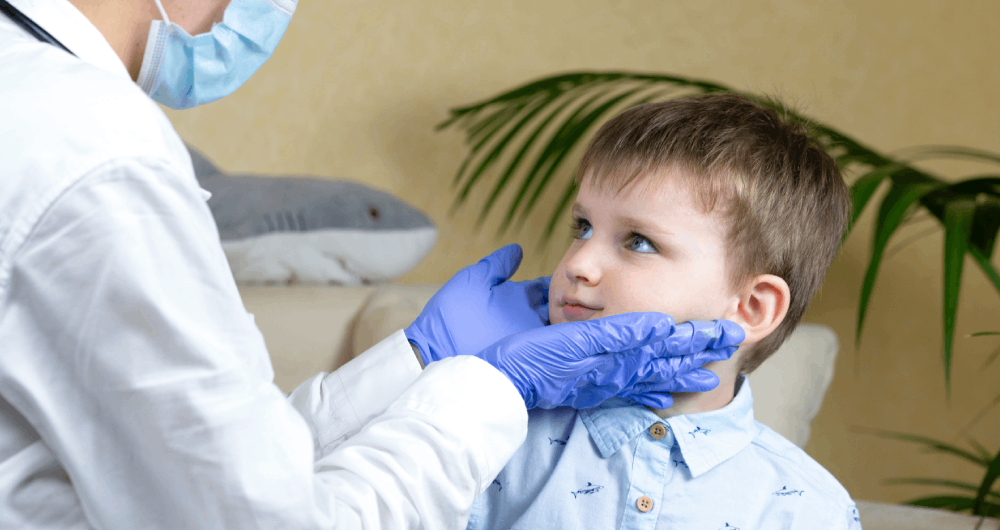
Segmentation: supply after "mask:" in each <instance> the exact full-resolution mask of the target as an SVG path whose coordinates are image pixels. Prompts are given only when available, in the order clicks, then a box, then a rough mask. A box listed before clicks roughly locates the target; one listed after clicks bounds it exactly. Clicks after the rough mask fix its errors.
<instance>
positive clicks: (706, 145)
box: [576, 94, 851, 374]
mask: <svg viewBox="0 0 1000 530" xmlns="http://www.w3.org/2000/svg"><path fill="white" fill-rule="evenodd" d="M770 104H771V105H774V106H779V105H777V104H776V103H774V102H771V103H770ZM664 169H676V170H678V171H679V172H680V173H681V174H683V175H685V176H686V177H687V178H686V180H687V181H688V182H689V186H690V189H691V190H692V193H693V195H694V196H695V199H696V200H697V201H698V202H699V203H700V205H701V206H702V208H703V209H704V211H705V212H706V213H711V212H713V211H714V210H715V209H716V208H719V209H720V213H721V214H723V215H724V218H725V219H726V220H727V221H728V227H727V245H726V246H727V248H726V252H727V254H728V270H729V278H728V281H729V282H730V287H731V288H732V289H733V290H738V289H739V288H740V287H741V286H742V285H744V284H745V282H747V281H748V280H750V279H751V278H753V277H754V276H757V275H759V274H774V275H776V276H779V277H781V278H782V279H784V280H785V282H787V283H788V288H789V290H790V291H791V300H790V304H789V307H788V313H787V314H786V315H785V319H784V320H783V321H782V322H781V323H780V324H779V325H778V327H777V328H776V329H775V330H774V332H772V333H771V334H770V335H769V336H767V337H766V338H764V339H763V340H761V341H760V342H758V343H757V345H756V346H755V347H754V348H753V350H752V351H750V352H748V353H747V354H746V355H745V356H744V359H743V362H742V365H741V367H740V372H741V373H744V374H747V373H750V372H752V371H754V370H755V369H757V367H758V366H760V364H761V363H763V362H764V360H766V359H767V358H768V357H770V356H771V354H773V353H774V352H775V350H777V349H778V347H779V346H781V344H782V342H784V341H785V338H786V337H788V335H789V334H790V333H791V332H792V330H793V329H795V326H796V325H798V323H799V320H800V319H801V318H802V314H803V313H804V312H805V310H806V307H807V306H808V305H809V302H810V301H811V300H812V297H813V295H814V294H815V293H816V291H817V289H819V286H820V284H821V283H822V281H823V276H824V275H825V274H826V269H827V267H829V266H830V262H831V261H833V258H834V256H836V254H837V251H838V249H839V248H840V244H841V240H842V238H843V234H844V230H845V228H846V226H847V223H848V219H850V214H851V199H850V195H849V193H848V190H847V186H846V185H845V184H844V180H843V178H842V177H841V175H840V170H839V168H838V167H837V164H836V162H834V160H833V158H831V157H830V155H829V154H827V152H826V151H825V150H824V149H823V148H822V147H821V146H820V145H819V143H818V142H817V141H816V140H815V139H813V138H812V137H811V136H810V135H809V132H808V130H807V129H806V127H805V126H803V125H801V124H799V123H795V122H793V121H791V120H789V119H788V118H787V116H780V115H779V114H778V113H777V112H775V111H774V110H772V109H770V108H767V107H765V106H762V105H760V104H758V103H756V102H754V101H753V100H751V99H749V98H747V97H745V96H740V95H736V94H709V95H703V96H695V97H689V98H682V99H674V100H670V101H666V102H662V103H648V104H645V105H639V106H636V107H632V108H630V109H628V110H626V111H625V112H623V113H622V114H620V115H618V116H616V117H615V118H614V119H612V120H611V121H609V122H607V123H606V124H604V126H603V127H601V129H600V130H599V131H598V132H597V134H596V136H595V137H594V139H593V140H591V142H590V145H589V146H588V147H587V151H586V153H585V154H584V156H583V160H582V161H581V163H580V168H579V170H578V172H577V177H576V178H577V181H578V182H581V183H587V184H588V185H592V186H596V187H597V188H598V189H600V190H602V191H605V192H613V193H618V192H620V191H621V190H622V189H624V188H625V187H626V186H627V185H629V184H630V183H631V182H633V181H635V180H636V179H639V178H646V177H649V176H651V175H653V174H656V173H657V172H658V171H660V170H664Z"/></svg>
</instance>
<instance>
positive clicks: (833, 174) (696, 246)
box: [469, 95, 861, 530]
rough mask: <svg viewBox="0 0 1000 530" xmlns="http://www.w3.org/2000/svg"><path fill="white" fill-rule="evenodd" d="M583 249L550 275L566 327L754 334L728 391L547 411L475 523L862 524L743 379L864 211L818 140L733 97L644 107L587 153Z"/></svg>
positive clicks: (791, 321) (554, 311)
mask: <svg viewBox="0 0 1000 530" xmlns="http://www.w3.org/2000/svg"><path fill="white" fill-rule="evenodd" d="M577 181H578V182H579V183H580V191H579V194H578V196H577V199H576V204H575V205H574V207H573V217H574V229H575V232H576V234H575V236H576V240H575V241H574V242H573V244H572V245H570V248H569V250H567V252H566V255H565V256H564V257H563V259H562V261H561V262H560V263H559V265H558V266H557V267H556V270H555V272H554V273H553V274H552V284H551V287H550V290H549V318H550V320H551V323H552V324H558V323H561V322H567V321H574V320H585V319H590V318H598V317H602V316H608V315H614V314H618V313H624V312H629V311H662V312H664V313H668V314H670V315H672V316H673V317H674V318H675V320H676V321H677V322H683V321H686V320H711V319H715V318H726V319H729V320H732V321H734V322H736V323H737V324H739V325H741V326H742V327H743V329H744V330H745V331H746V340H745V341H744V342H743V344H742V345H741V347H740V349H739V350H737V352H736V353H735V354H733V356H732V358H731V359H729V360H727V361H721V362H717V363H710V364H708V365H706V366H705V368H708V369H710V370H712V371H713V372H714V373H715V374H717V375H718V377H719V380H720V384H719V386H718V387H717V388H716V389H715V390H712V391H710V392H705V393H696V394H680V393H678V394H674V405H673V406H672V407H670V408H669V409H666V410H651V409H648V408H646V407H643V406H641V405H638V404H636V403H634V402H632V401H627V400H624V399H614V400H609V401H607V402H606V403H605V404H603V405H601V406H599V407H596V408H593V409H589V410H581V411H576V410H572V409H568V408H558V409H552V410H540V409H536V410H532V411H530V414H529V423H528V438H527V440H526V441H525V443H524V445H522V446H521V448H520V449H519V450H518V452H517V453H516V454H515V455H514V457H513V459H512V460H511V461H510V462H509V463H508V464H507V466H506V467H505V468H504V469H503V471H501V473H500V475H499V476H498V477H497V479H496V480H495V481H494V482H493V484H492V485H491V486H490V487H489V488H488V489H487V490H486V492H484V493H483V495H481V496H480V497H479V498H478V499H477V500H476V503H475V505H474V506H473V510H472V515H471V517H470V520H469V529H475V530H479V529H504V530H506V529H509V528H514V529H526V530H529V529H538V528H547V529H548V528H567V529H569V528H572V529H584V528H586V529H590V528H602V529H603V528H609V529H610V528H615V529H618V528H649V529H654V528H660V529H666V528H671V529H684V530H688V529H690V530H694V529H698V530H716V529H734V528H742V529H744V530H750V529H754V530H764V529H778V528H803V529H821V528H822V529H848V528H849V529H860V527H861V523H860V521H859V519H858V513H857V510H856V509H855V505H854V502H853V501H852V500H851V498H850V496H849V495H848V493H847V491H845V490H844V488H843V487H842V486H841V485H840V483H838V482H837V480H836V479H835V478H834V477H833V476H832V475H831V474H830V473H829V472H827V471H826V470H825V469H823V467H822V466H820V465H819V464H818V463H816V462H815V461H814V460H813V459H812V458H810V457H809V456H808V455H806V453H805V452H803V451H802V450H801V449H799V448H798V447H796V446H795V445H794V444H792V443H791V442H789V441H788V440H786V439H784V438H782V437H781V436H780V435H779V434H777V433H775V432H774V431H772V430H771V429H769V428H768V427H766V426H764V425H763V424H761V423H757V422H755V421H754V418H753V408H752V403H753V398H752V395H751V391H750V385H749V384H748V383H747V382H746V380H745V379H744V375H745V374H748V373H750V372H752V371H753V370H754V369H756V368H757V367H758V366H760V364H761V363H762V362H764V360H765V359H767V358H768V356H770V355H771V354H772V353H774V351H775V350H776V349H777V348H778V346H780V345H781V343H782V342H783V341H784V340H785V338H786V337H787V336H788V334H789V333H791V332H792V330H793V329H794V328H795V326H796V324H798V322H799V319H801V317H802V314H803V312H804V311H805V309H806V306H808V304H809V301H810V300H811V299H812V296H813V294H815V292H816V290H817V289H818V288H819V285H820V283H821V282H822V280H823V275H824V274H825V272H826V268H827V267H828V266H829V265H830V262H831V261H832V260H833V257H834V256H835V255H836V253H837V250H838V248H839V246H840V242H841V237H842V235H843V233H844V229H845V226H846V223H847V220H848V216H849V214H850V208H851V206H850V198H849V195H848V191H847V187H846V186H845V184H844V181H843V179H842V178H841V176H840V173H839V170H838V169H837V166H836V164H835V162H834V161H833V159H831V158H830V156H829V155H827V153H826V152H825V151H824V150H823V149H822V148H821V147H820V146H819V145H818V144H817V143H816V142H815V141H814V140H812V139H811V138H810V137H809V136H808V134H807V132H806V130H805V129H804V128H803V127H802V126H800V125H796V124H793V123H790V122H789V121H787V120H785V119H782V118H781V117H780V116H779V115H778V114H777V113H776V112H774V111H773V110H769V109H767V108H765V107H762V106H760V105H758V104H756V103H754V102H752V101H751V100H749V99H747V98H745V97H742V96H736V95H706V96H699V97H693V98H685V99H679V100H672V101H668V102H665V103H653V104H646V105H641V106H638V107H633V108H631V109H629V110H627V111H625V112H624V113H622V114H621V115H619V116H618V117H616V118H614V119H613V120H611V121H610V122H608V123H607V124H606V125H604V127H602V128H601V130H600V131H598V133H597V135H596V136H595V138H594V139H593V141H592V142H591V143H590V145H589V147H588V148H587V152H586V153H585V154H584V157H583V161H582V162H581V164H580V168H579V171H578V174H577Z"/></svg>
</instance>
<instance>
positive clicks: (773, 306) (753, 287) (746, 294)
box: [726, 274, 791, 343]
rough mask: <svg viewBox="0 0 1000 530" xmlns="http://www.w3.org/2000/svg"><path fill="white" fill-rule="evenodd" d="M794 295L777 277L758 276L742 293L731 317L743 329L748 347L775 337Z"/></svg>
mask: <svg viewBox="0 0 1000 530" xmlns="http://www.w3.org/2000/svg"><path fill="white" fill-rule="evenodd" d="M790 302H791V291H789V289H788V284H787V283H785V280H783V279H781V278H780V277H778V276H775V275H773V274H761V275H760V276H755V277H754V278H752V279H751V280H750V281H749V282H747V284H746V286H745V287H744V288H743V290H741V291H740V292H739V299H738V300H737V301H736V306H735V307H734V308H733V311H732V312H731V314H730V316H728V317H726V318H728V319H729V320H732V321H733V322H736V323H737V324H739V325H740V326H742V327H743V330H744V331H745V332H746V334H747V336H746V339H745V340H744V341H743V342H744V343H756V342H759V341H760V340H762V339H763V338H764V337H766V336H768V335H770V334H771V332H772V331H774V329H775V328H777V327H778V324H781V321H782V320H784V319H785V314H786V313H788V304H789V303H790Z"/></svg>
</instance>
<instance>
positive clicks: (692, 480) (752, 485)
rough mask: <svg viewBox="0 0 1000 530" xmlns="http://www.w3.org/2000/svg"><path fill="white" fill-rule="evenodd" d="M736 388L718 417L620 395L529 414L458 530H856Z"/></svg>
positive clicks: (809, 466) (832, 492) (848, 503)
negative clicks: (664, 409) (520, 438)
mask: <svg viewBox="0 0 1000 530" xmlns="http://www.w3.org/2000/svg"><path fill="white" fill-rule="evenodd" d="M740 386H741V387H740V389H739V392H738V393H737V395H736V397H735V398H734V399H733V401H732V402H730V403H729V404H728V405H726V406H725V407H723V408H721V409H719V410H714V411H711V412H702V413H698V414H684V415H680V416H675V417H672V418H668V419H665V420H664V419H661V418H659V417H658V416H657V415H656V414H654V413H653V412H652V411H651V410H649V409H647V408H646V407H644V406H642V405H638V404H636V403H634V402H632V401H628V400H624V399H613V400H608V401H607V402H605V403H604V404H603V405H601V406H599V407H596V408H593V409H588V410H581V411H576V410H573V409H570V408H558V409H553V410H542V409H536V410H532V411H530V412H529V417H528V438H527V440H525V442H524V445H522V446H521V448H520V449H518V451H517V452H516V453H515V454H514V457H513V458H512V459H511V460H510V462H508V464H507V466H506V467H505V468H504V469H503V471H501V472H500V474H499V476H497V479H496V480H494V481H493V484H492V485H491V486H490V487H489V488H487V489H486V491H485V492H484V493H483V494H482V495H480V496H479V498H477V499H476V502H475V504H474V505H473V508H472V514H471V517H470V519H469V526H468V528H469V530H487V529H489V530H493V529H497V530H500V529H502V530H509V529H513V530H519V529H523V530H533V529H539V528H546V529H549V528H566V529H579V528H619V529H639V528H642V529H668V528H669V529H684V530H717V529H726V530H733V529H742V530H765V529H768V530H769V529H779V528H781V529H784V528H803V529H810V530H812V529H819V528H822V529H851V530H860V528H861V522H860V519H859V518H858V512H857V510H856V508H855V505H854V501H852V500H851V497H850V495H848V493H847V491H846V490H845V489H844V487H843V486H841V485H840V483H839V482H837V479H835V478H834V477H833V475H831V474H830V473H829V472H828V471H827V470H825V469H823V467H822V466H820V465H819V464H818V463H816V461H815V460H813V459H812V458H810V457H809V455H807V454H806V453H805V452H804V451H802V450H801V449H799V448H798V447H797V446H795V444H793V443H791V442H789V441H788V440H786V439H785V438H784V437H782V436H781V435H779V434H778V433H776V432H774V431H773V430H771V429H770V428H768V427H767V426H766V425H764V424H762V423H760V422H757V421H755V420H754V417H753V396H752V395H751V392H750V385H749V383H748V382H746V380H744V381H743V384H742V385H740ZM657 425H658V426H657ZM654 434H655V435H660V436H661V437H659V438H658V437H657V436H654ZM640 505H642V507H643V508H646V509H647V511H643V510H641V509H640V508H639V506H640Z"/></svg>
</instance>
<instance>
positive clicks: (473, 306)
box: [403, 245, 549, 365]
mask: <svg viewBox="0 0 1000 530" xmlns="http://www.w3.org/2000/svg"><path fill="white" fill-rule="evenodd" d="M522 256H523V254H522V252H521V247H520V245H507V246H505V247H502V248H500V249H498V250H497V251H496V252H493V253H492V254H490V255H489V256H486V257H485V258H483V259H481V260H479V263H476V264H475V265H470V266H468V267H466V268H464V269H462V270H460V271H458V272H457V273H456V274H455V276H453V277H452V278H451V279H450V280H448V283H446V284H444V286H442V287H441V289H440V290H438V292H437V293H435V294H434V296H433V297H431V299H430V300H429V301H428V302H427V305H426V306H424V309H423V311H421V313H420V316H418V317H417V319H416V320H414V321H413V324H411V325H410V327H408V328H406V329H405V330H403V331H404V333H405V334H406V338H407V340H409V341H410V342H411V343H413V344H414V345H416V346H417V349H419V350H420V356H421V357H422V358H423V361H424V365H427V364H430V363H432V362H434V361H438V360H441V359H445V358H447V357H454V356H455V355H469V354H473V353H477V352H479V351H481V350H482V349H484V348H486V347H487V346H489V345H490V344H493V343H494V342H497V341H498V340H500V339H502V338H504V337H506V336H508V335H513V334H515V333H520V332H522V331H528V330H530V329H536V328H541V327H542V326H546V325H548V323H549V278H538V279H536V280H529V281H523V282H508V281H506V280H507V278H510V277H511V276H512V275H513V274H514V272H516V271H517V268H518V266H520V264H521V258H522Z"/></svg>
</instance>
